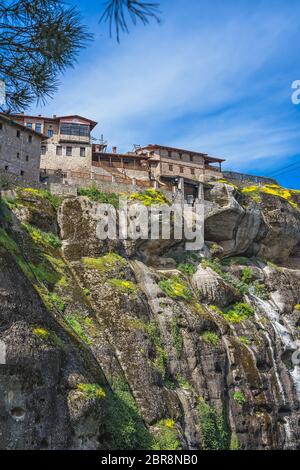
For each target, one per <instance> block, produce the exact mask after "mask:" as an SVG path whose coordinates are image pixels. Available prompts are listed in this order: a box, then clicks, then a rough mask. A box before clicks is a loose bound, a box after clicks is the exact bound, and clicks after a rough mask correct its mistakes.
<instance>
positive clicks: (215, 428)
mask: <svg viewBox="0 0 300 470" xmlns="http://www.w3.org/2000/svg"><path fill="white" fill-rule="evenodd" d="M197 412H198V417H199V427H200V431H201V435H202V448H203V450H224V449H228V448H229V445H230V443H229V436H228V426H227V420H226V416H225V412H224V410H223V411H222V413H221V414H219V413H218V412H217V411H216V410H215V409H214V408H213V407H212V406H210V405H209V404H208V403H207V402H206V401H205V400H204V398H199V404H198V406H197Z"/></svg>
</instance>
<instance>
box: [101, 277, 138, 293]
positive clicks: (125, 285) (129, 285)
mask: <svg viewBox="0 0 300 470" xmlns="http://www.w3.org/2000/svg"><path fill="white" fill-rule="evenodd" d="M108 282H109V284H111V285H112V286H113V287H115V288H116V289H117V290H119V291H120V292H122V293H124V294H134V295H136V294H137V293H138V290H139V288H138V285H137V284H134V283H133V282H131V281H124V280H121V279H110V280H109V281H108Z"/></svg>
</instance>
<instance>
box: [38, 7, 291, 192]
mask: <svg viewBox="0 0 300 470" xmlns="http://www.w3.org/2000/svg"><path fill="white" fill-rule="evenodd" d="M72 3H75V4H77V5H78V7H79V8H80V10H81V12H82V15H83V20H84V21H85V23H86V24H88V25H89V28H90V30H91V31H92V32H93V33H94V35H95V40H94V42H93V43H92V44H91V46H90V47H88V48H87V49H86V50H85V51H82V52H81V54H80V56H79V60H78V64H77V65H76V66H75V68H74V69H73V70H69V71H67V73H66V74H65V75H64V76H63V77H61V86H60V88H59V91H58V93H57V94H56V95H55V96H54V98H53V100H50V101H49V102H48V104H47V105H46V106H45V107H38V108H33V109H32V111H38V112H39V113H42V114H46V115H47V114H58V115H59V114H71V113H74V114H75V113H76V114H81V115H84V116H87V117H89V118H91V119H94V120H96V121H98V122H99V124H98V126H97V128H96V129H95V132H94V135H95V137H97V138H99V137H100V136H101V134H104V137H105V138H106V139H107V140H108V142H109V145H117V146H118V148H119V150H120V151H127V150H131V149H132V146H133V144H141V145H146V144H149V143H158V144H165V145H170V146H175V147H183V148H187V149H191V150H195V151H196V150H198V151H202V152H207V153H209V154H212V155H215V156H220V157H224V158H226V160H227V161H226V165H225V167H226V169H232V170H236V171H244V172H249V173H252V174H263V175H268V176H271V175H273V174H274V173H275V172H276V171H278V170H281V169H282V168H284V167H285V166H287V165H291V164H295V165H294V166H291V167H289V168H287V170H291V171H289V172H288V173H286V174H283V175H281V176H279V177H278V180H279V181H280V183H281V184H282V185H285V186H287V187H294V188H299V189H300V177H299V176H300V105H298V106H296V105H293V104H292V102H291V94H292V89H291V84H292V82H293V81H294V80H297V79H298V80H300V48H299V43H300V2H299V1H298V0H280V1H279V0H161V2H160V3H161V12H162V15H161V17H162V22H161V24H160V25H158V24H156V23H152V24H151V25H150V26H147V27H144V26H142V25H140V26H137V27H136V28H134V27H132V28H131V32H130V35H123V36H122V38H121V43H120V44H117V42H116V41H115V40H114V39H110V38H109V35H108V31H107V27H106V26H105V25H99V24H98V20H99V17H100V16H101V3H102V2H101V0H89V1H88V2H86V1H83V0H74V1H73V2H72ZM297 162H299V167H297Z"/></svg>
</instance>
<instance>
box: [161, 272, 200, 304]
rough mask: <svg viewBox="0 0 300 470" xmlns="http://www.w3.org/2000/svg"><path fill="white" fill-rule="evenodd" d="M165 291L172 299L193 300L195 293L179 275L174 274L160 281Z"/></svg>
mask: <svg viewBox="0 0 300 470" xmlns="http://www.w3.org/2000/svg"><path fill="white" fill-rule="evenodd" d="M158 285H159V287H160V288H161V289H162V290H163V291H164V293H165V294H166V295H167V296H168V297H171V298H172V299H183V300H188V301H189V300H192V298H193V294H192V292H191V291H190V289H189V288H188V287H187V285H186V283H185V282H184V281H183V280H182V279H180V278H179V277H178V276H172V277H170V278H168V279H164V280H163V281H160V282H159V283H158Z"/></svg>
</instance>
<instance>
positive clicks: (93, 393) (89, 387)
mask: <svg viewBox="0 0 300 470" xmlns="http://www.w3.org/2000/svg"><path fill="white" fill-rule="evenodd" d="M77 390H78V391H79V392H81V393H82V394H83V395H84V396H85V397H86V398H97V399H98V400H101V399H102V398H105V397H106V393H105V391H104V390H103V388H102V387H100V385H97V384H84V383H80V384H78V385H77Z"/></svg>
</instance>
